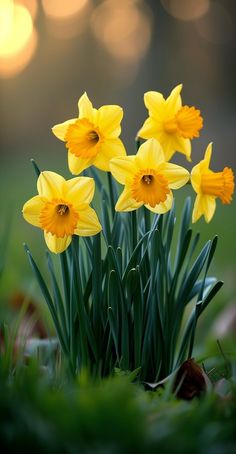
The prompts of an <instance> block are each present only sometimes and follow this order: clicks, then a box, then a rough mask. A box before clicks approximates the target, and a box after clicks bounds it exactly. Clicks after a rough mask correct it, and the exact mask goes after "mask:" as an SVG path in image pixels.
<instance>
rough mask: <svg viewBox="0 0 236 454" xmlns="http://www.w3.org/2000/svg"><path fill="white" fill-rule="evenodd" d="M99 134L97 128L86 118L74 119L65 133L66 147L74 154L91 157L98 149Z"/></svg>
mask: <svg viewBox="0 0 236 454" xmlns="http://www.w3.org/2000/svg"><path fill="white" fill-rule="evenodd" d="M100 139H101V134H100V133H99V131H98V128H96V127H95V126H94V124H93V123H91V121H89V120H87V119H86V118H81V119H78V120H76V122H75V123H73V124H71V125H69V127H68V129H67V133H66V137H65V140H66V147H67V148H68V149H69V151H70V152H71V153H73V154H75V156H77V157H80V158H84V159H86V158H93V157H94V156H96V154H97V153H98V151H99V142H100Z"/></svg>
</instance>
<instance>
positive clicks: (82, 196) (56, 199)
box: [23, 171, 101, 253]
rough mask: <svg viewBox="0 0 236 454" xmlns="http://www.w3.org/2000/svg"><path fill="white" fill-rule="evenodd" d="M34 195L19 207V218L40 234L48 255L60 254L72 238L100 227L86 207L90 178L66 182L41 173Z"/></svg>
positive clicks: (90, 195)
mask: <svg viewBox="0 0 236 454" xmlns="http://www.w3.org/2000/svg"><path fill="white" fill-rule="evenodd" d="M37 189H38V195H36V196H35V197H32V198H31V199H30V200H28V202H26V203H25V204H24V206H23V216H24V218H25V219H26V221H28V222H29V223H30V224H32V225H34V226H36V227H40V228H41V229H42V230H44V238H45V241H46V244H47V246H48V248H49V249H50V251H52V252H55V253H59V252H63V251H64V250H65V249H66V248H67V247H68V246H69V244H70V242H71V239H72V235H80V236H90V235H96V233H98V232H100V230H101V225H100V223H99V221H98V218H97V215H96V213H95V211H94V210H93V209H92V208H91V207H90V206H89V203H90V202H91V200H92V198H93V195H94V189H95V184H94V180H93V179H92V178H87V177H77V178H72V179H70V180H68V181H66V180H65V179H64V178H63V177H62V176H61V175H58V174H57V173H54V172H48V171H45V172H42V173H41V174H40V175H39V178H38V181H37Z"/></svg>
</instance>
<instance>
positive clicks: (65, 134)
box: [52, 93, 126, 175]
mask: <svg viewBox="0 0 236 454" xmlns="http://www.w3.org/2000/svg"><path fill="white" fill-rule="evenodd" d="M78 107H79V117H78V118H73V119H71V120H67V121H65V122H64V123H60V124H58V125H55V126H54V127H53V128H52V131H53V133H54V134H55V136H56V137H58V139H61V140H63V141H64V142H66V148H67V149H68V165H69V169H70V171H71V173H72V174H74V175H78V174H79V173H81V172H82V170H84V169H86V168H87V167H89V166H91V165H94V166H96V167H98V168H99V169H101V170H105V171H108V170H109V161H110V159H111V158H114V157H115V156H121V155H125V154H126V152H125V148H124V145H123V143H122V141H121V140H120V139H119V135H120V132H121V127H120V122H121V120H122V117H123V110H122V108H121V107H119V106H112V105H111V106H102V107H100V108H99V109H95V108H94V107H93V106H92V103H91V101H90V100H89V98H88V96H87V94H86V93H84V94H83V95H82V96H81V98H80V99H79V101H78Z"/></svg>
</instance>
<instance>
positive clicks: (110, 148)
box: [93, 139, 126, 172]
mask: <svg viewBox="0 0 236 454" xmlns="http://www.w3.org/2000/svg"><path fill="white" fill-rule="evenodd" d="M125 155H126V151H125V147H124V145H123V143H122V142H121V140H120V139H106V140H105V141H104V142H102V143H101V145H100V148H99V152H98V154H97V156H95V158H94V161H93V165H95V166H96V167H98V168H99V169H101V170H104V171H106V172H108V171H109V170H110V167H109V163H110V160H111V159H112V158H115V157H116V156H125Z"/></svg>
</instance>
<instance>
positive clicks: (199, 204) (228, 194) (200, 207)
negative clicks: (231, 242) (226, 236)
mask: <svg viewBox="0 0 236 454" xmlns="http://www.w3.org/2000/svg"><path fill="white" fill-rule="evenodd" d="M211 154H212V143H210V144H209V145H208V147H207V149H206V152H205V156H204V159H203V160H202V161H200V162H199V164H197V165H196V166H195V167H193V169H192V172H191V183H192V186H193V189H194V191H195V192H196V193H197V197H196V200H195V203H194V208H193V214H192V221H193V222H196V221H198V219H199V218H200V217H201V216H202V215H203V216H204V217H205V220H206V222H210V220H211V219H212V217H213V215H214V213H215V209H216V199H217V197H219V199H220V200H221V202H222V203H223V204H229V203H231V201H232V195H233V192H234V174H233V171H232V169H230V168H229V167H225V168H224V170H223V171H222V172H213V171H212V170H210V169H209V165H210V160H211Z"/></svg>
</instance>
